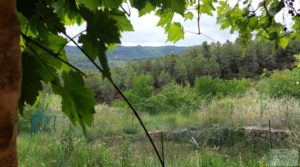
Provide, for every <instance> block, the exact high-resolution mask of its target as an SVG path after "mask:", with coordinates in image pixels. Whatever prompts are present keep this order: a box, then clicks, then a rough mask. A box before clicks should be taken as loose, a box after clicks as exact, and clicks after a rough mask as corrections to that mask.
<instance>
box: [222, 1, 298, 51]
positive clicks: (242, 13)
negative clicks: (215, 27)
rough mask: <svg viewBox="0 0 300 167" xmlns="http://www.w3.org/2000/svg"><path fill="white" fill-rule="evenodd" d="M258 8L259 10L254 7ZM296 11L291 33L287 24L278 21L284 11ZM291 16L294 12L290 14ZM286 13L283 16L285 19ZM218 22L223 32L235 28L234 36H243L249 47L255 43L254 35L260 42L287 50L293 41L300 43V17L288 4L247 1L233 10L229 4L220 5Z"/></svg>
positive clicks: (232, 30)
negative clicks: (263, 41) (299, 41)
mask: <svg viewBox="0 0 300 167" xmlns="http://www.w3.org/2000/svg"><path fill="white" fill-rule="evenodd" d="M254 6H255V7H254ZM285 8H287V9H289V10H288V11H290V10H291V8H292V9H293V13H294V14H293V15H292V16H291V19H292V21H293V24H292V27H291V28H290V29H289V31H287V26H286V25H285V24H286V22H285V21H283V22H281V21H279V20H276V19H275V16H276V15H279V13H280V12H281V11H284V9H285ZM289 13H290V12H289ZM285 14H286V13H285V12H283V13H282V15H283V17H284V15H285ZM217 15H218V18H217V22H218V23H219V24H220V25H221V29H226V28H231V30H230V32H231V33H233V32H235V31H238V32H239V37H240V39H241V40H242V41H243V43H244V44H246V43H247V42H248V41H249V40H250V39H252V36H253V32H255V33H256V35H257V36H258V37H259V38H260V39H267V40H271V41H275V42H276V44H278V45H279V46H281V47H282V48H285V47H287V46H288V43H289V41H292V40H296V39H299V38H300V36H299V25H300V24H299V23H300V22H299V21H300V14H299V10H298V11H297V10H296V9H295V8H294V6H293V4H290V3H289V2H287V1H284V0H273V1H270V0H263V1H260V2H259V3H258V4H254V3H253V2H252V1H251V0H244V1H243V4H241V3H237V4H235V5H234V6H233V7H232V6H230V5H229V3H228V2H227V1H219V6H218V8H217Z"/></svg>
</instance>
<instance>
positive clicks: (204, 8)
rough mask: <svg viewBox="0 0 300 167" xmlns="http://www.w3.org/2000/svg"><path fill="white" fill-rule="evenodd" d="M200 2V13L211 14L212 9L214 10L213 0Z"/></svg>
mask: <svg viewBox="0 0 300 167" xmlns="http://www.w3.org/2000/svg"><path fill="white" fill-rule="evenodd" d="M201 2H202V4H201V5H200V13H203V14H208V15H210V16H212V15H213V11H215V10H216V9H215V7H214V5H213V0H202V1H201Z"/></svg>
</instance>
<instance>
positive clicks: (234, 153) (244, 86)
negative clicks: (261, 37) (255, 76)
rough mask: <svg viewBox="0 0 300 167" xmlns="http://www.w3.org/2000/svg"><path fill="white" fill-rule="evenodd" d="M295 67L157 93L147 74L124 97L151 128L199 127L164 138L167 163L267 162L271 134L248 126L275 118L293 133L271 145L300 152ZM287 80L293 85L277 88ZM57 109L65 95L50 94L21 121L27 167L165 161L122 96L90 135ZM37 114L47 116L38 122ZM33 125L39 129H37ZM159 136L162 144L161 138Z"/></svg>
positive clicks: (101, 112) (21, 152)
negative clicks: (248, 132)
mask: <svg viewBox="0 0 300 167" xmlns="http://www.w3.org/2000/svg"><path fill="white" fill-rule="evenodd" d="M297 71H298V70H297V69H294V70H292V71H291V70H285V71H275V72H273V73H272V74H271V73H268V74H264V75H263V76H262V79H261V80H259V81H258V82H254V81H251V80H249V79H241V80H238V79H235V80H222V79H213V78H211V77H200V78H198V79H197V80H196V82H195V86H194V87H190V86H189V85H179V84H177V83H175V82H170V83H169V84H167V85H166V86H164V87H162V88H161V89H160V91H159V92H155V91H154V87H153V86H152V85H151V81H152V78H151V76H150V75H141V76H138V77H137V78H136V79H135V80H133V85H134V86H133V87H132V88H131V89H127V90H126V91H125V94H126V95H127V96H128V98H129V99H130V100H131V101H132V102H133V104H134V106H135V107H136V108H137V109H138V110H139V113H140V115H141V117H142V119H143V121H144V123H145V125H146V127H147V128H148V129H149V131H157V130H159V131H163V132H164V135H165V136H167V135H168V134H169V133H171V132H172V131H180V130H182V129H186V128H187V129H193V130H196V131H197V132H199V134H194V135H188V136H180V135H179V136H176V135H175V136H173V137H172V138H165V140H164V147H165V150H164V154H165V161H166V165H167V166H175V167H177V166H178V167H185V166H187V167H189V166H203V167H206V166H212V167H221V166H222V167H223V166H228V167H229V166H266V163H267V157H268V153H269V150H270V143H269V139H268V138H258V137H247V136H245V135H244V134H243V131H242V130H243V128H244V127H246V126H260V127H268V121H269V120H270V121H271V126H272V128H280V129H285V130H289V131H290V136H289V137H288V138H287V139H285V140H283V141H277V140H276V139H273V140H272V143H273V148H293V149H299V144H300V138H299V135H300V134H299V131H298V130H297V129H299V128H300V127H299V126H300V111H299V107H300V102H299V100H298V98H299V97H300V95H299V94H297V90H298V84H297V83H294V82H297V81H298V79H300V77H299V75H298V73H297ZM283 74H284V75H283ZM278 76H282V77H278ZM283 83H291V85H287V87H286V89H285V87H283V88H282V89H277V86H278V85H282V84H283ZM293 85H294V86H293ZM203 87H207V90H206V89H203ZM291 89H292V90H294V91H292V92H293V93H292V94H291ZM208 90H209V91H208ZM276 91H280V92H277V93H276ZM270 92H271V93H270ZM274 93H275V94H274ZM275 95H276V96H275ZM59 107H60V99H59V98H58V97H57V96H54V95H51V94H48V93H41V95H40V100H39V102H38V103H37V104H35V106H26V109H25V110H26V112H25V113H24V117H20V120H19V126H18V130H19V136H18V158H19V165H20V166H21V167H22V166H26V167H27V166H30V167H31V166H78V167H79V166H137V167H139V166H149V167H152V166H160V164H159V161H158V160H157V158H156V156H155V154H154V151H153V150H152V148H151V146H150V144H149V142H148V140H147V138H146V137H145V135H144V133H143V131H142V129H141V127H140V126H139V124H138V122H137V120H136V119H135V118H134V116H133V115H132V113H131V112H130V111H129V110H128V109H127V108H126V107H125V105H124V104H123V102H122V101H121V100H119V99H115V100H113V102H112V106H110V105H107V104H99V105H98V106H97V107H96V114H95V121H94V124H93V126H92V127H91V128H89V131H88V133H87V135H86V136H84V135H83V133H82V130H81V128H80V127H74V126H72V125H71V124H70V121H69V120H68V119H67V118H66V117H65V116H64V115H62V114H61V112H60V111H58V108H59ZM37 113H40V114H37ZM41 113H42V114H41ZM37 116H38V117H40V118H45V119H39V120H42V121H41V122H39V123H36V124H32V121H33V118H34V117H37ZM54 118H55V119H54ZM54 120H55V121H54ZM32 126H37V127H36V128H35V129H38V130H36V132H35V133H33V131H32ZM154 140H155V143H156V145H157V146H158V147H159V146H160V144H161V143H160V140H159V137H155V136H154Z"/></svg>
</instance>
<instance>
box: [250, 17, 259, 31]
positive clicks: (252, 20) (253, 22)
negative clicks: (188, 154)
mask: <svg viewBox="0 0 300 167" xmlns="http://www.w3.org/2000/svg"><path fill="white" fill-rule="evenodd" d="M257 23H258V19H257V17H255V16H254V17H251V18H250V19H249V22H248V27H249V28H250V29H251V30H254V28H255V27H256V25H257Z"/></svg>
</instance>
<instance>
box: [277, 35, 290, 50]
mask: <svg viewBox="0 0 300 167" xmlns="http://www.w3.org/2000/svg"><path fill="white" fill-rule="evenodd" d="M288 44H289V38H288V37H282V38H280V39H279V45H280V47H281V48H283V49H285V48H286V47H287V46H288Z"/></svg>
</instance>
